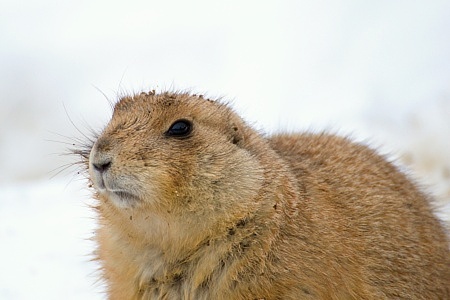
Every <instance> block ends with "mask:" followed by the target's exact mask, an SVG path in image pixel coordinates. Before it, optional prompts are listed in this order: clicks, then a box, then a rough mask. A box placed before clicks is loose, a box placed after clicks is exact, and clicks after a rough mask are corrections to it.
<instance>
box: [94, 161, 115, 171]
mask: <svg viewBox="0 0 450 300" xmlns="http://www.w3.org/2000/svg"><path fill="white" fill-rule="evenodd" d="M111 163H112V160H111V158H106V159H103V160H100V161H96V162H93V163H92V166H93V167H94V170H95V171H98V172H99V173H104V172H106V171H107V170H108V169H109V168H110V167H111Z"/></svg>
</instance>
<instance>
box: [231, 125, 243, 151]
mask: <svg viewBox="0 0 450 300" xmlns="http://www.w3.org/2000/svg"><path fill="white" fill-rule="evenodd" d="M230 125H231V128H230V131H231V142H232V143H233V144H235V145H238V146H239V145H240V144H241V142H243V140H244V133H243V132H242V130H243V129H242V128H240V126H238V125H237V124H235V123H231V124H230Z"/></svg>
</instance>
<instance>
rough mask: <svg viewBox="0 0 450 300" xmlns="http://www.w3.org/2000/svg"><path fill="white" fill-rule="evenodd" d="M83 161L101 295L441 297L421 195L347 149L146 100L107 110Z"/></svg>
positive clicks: (432, 232)
mask: <svg viewBox="0 0 450 300" xmlns="http://www.w3.org/2000/svg"><path fill="white" fill-rule="evenodd" d="M86 165H87V167H88V169H89V174H90V179H91V181H92V183H93V185H94V187H95V197H96V198H97V199H98V215H99V219H100V228H99V230H98V232H97V241H98V247H99V249H98V256H99V260H100V261H101V263H102V266H103V277H104V280H105V281H106V283H107V284H108V295H109V297H110V298H111V299H160V298H161V299H210V298H215V299H299V298H305V299H350V298H353V299H383V298H395V297H400V298H415V297H416V298H420V297H425V298H427V297H428V298H430V299H432V298H433V297H438V298H446V297H450V291H449V286H450V253H449V245H448V238H447V237H446V235H445V233H444V230H443V227H442V225H441V224H440V223H439V221H438V220H437V219H436V218H435V217H434V216H433V214H432V210H431V208H430V204H429V203H428V199H427V196H425V195H424V194H423V193H422V192H421V191H420V190H419V189H418V188H417V187H416V186H415V185H414V184H413V183H412V182H411V181H409V180H408V179H407V178H406V176H405V175H403V174H402V173H400V172H399V171H398V170H397V169H396V168H395V167H394V166H393V165H392V164H390V163H389V162H387V161H386V160H385V159H384V158H383V157H381V156H379V155H378V154H376V153H375V152H374V151H373V150H371V149H368V148H367V147H365V146H362V145H359V144H354V143H352V142H351V141H349V140H348V139H345V138H341V137H337V136H334V135H327V134H306V133H305V134H279V135H275V136H271V137H265V136H263V135H261V134H260V133H258V132H257V131H255V130H254V129H252V128H251V127H250V126H248V125H247V124H246V123H245V122H244V121H243V120H242V119H241V118H240V117H239V116H238V115H237V114H236V113H234V112H233V111H232V110H231V109H230V108H229V107H228V106H227V105H225V104H222V103H220V102H216V101H210V100H207V99H204V98H203V97H200V96H195V95H190V94H183V93H181V94H180V93H161V94H155V93H153V92H152V93H143V94H140V95H135V96H130V97H125V98H123V99H121V100H120V101H119V102H118V103H117V104H116V106H115V109H114V113H113V116H112V118H111V121H110V122H109V123H108V125H107V126H106V127H105V129H104V130H103V131H102V132H101V134H100V135H99V136H98V138H97V140H96V142H95V143H94V144H93V145H92V148H91V149H90V154H89V157H86ZM436 295H437V296H436Z"/></svg>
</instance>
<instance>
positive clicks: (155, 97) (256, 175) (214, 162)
mask: <svg viewBox="0 0 450 300" xmlns="http://www.w3.org/2000/svg"><path fill="white" fill-rule="evenodd" d="M254 135H256V133H254V132H253V131H252V130H251V129H250V128H249V127H247V126H246V125H245V124H244V122H243V121H242V120H241V119H240V118H239V117H238V116H237V115H236V114H235V113H234V112H232V111H231V110H230V109H229V108H228V107H226V106H225V105H224V104H220V103H218V102H214V101H209V100H206V99H203V98H202V97H197V96H191V95H188V94H176V93H162V94H154V93H149V94H145V93H142V94H140V95H136V96H133V97H125V98H122V99H121V100H120V101H119V102H118V103H117V104H116V105H115V107H114V112H113V116H112V118H111V121H110V122H109V123H108V125H107V126H106V128H105V129H104V131H103V132H102V133H101V134H100V135H99V137H98V139H97V141H96V142H95V143H94V145H93V146H92V149H91V152H90V156H89V174H90V177H91V180H92V182H93V185H94V187H95V189H96V192H97V196H98V198H99V199H100V201H101V202H108V203H110V204H112V205H114V206H115V207H117V208H118V209H133V210H139V209H141V210H142V209H145V210H151V211H153V212H161V211H164V212H169V211H170V212H172V213H176V212H181V213H183V214H184V213H187V212H189V213H193V214H197V215H199V216H200V215H203V214H204V213H205V212H206V211H214V212H217V213H220V212H222V213H223V214H226V212H227V211H228V210H229V209H233V210H243V211H246V210H247V209H248V208H249V206H251V205H252V204H251V203H249V202H250V201H249V199H252V198H254V197H255V195H256V193H257V192H258V189H259V187H260V185H261V184H262V183H261V182H262V170H261V168H260V166H259V162H258V160H257V158H256V157H255V156H254V155H253V154H252V153H251V151H248V150H247V149H246V148H245V145H246V144H247V143H248V140H249V138H250V137H252V136H254Z"/></svg>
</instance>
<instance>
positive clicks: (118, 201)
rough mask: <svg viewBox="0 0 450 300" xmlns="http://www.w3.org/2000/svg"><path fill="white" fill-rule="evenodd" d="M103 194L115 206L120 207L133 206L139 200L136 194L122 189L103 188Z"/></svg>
mask: <svg viewBox="0 0 450 300" xmlns="http://www.w3.org/2000/svg"><path fill="white" fill-rule="evenodd" d="M105 195H106V197H107V198H108V199H109V200H110V201H112V202H113V203H114V204H115V205H116V206H118V207H121V208H127V207H132V206H135V205H136V204H137V203H139V202H140V201H141V200H140V198H139V197H138V196H136V195H134V194H132V193H129V192H127V191H124V190H105Z"/></svg>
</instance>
